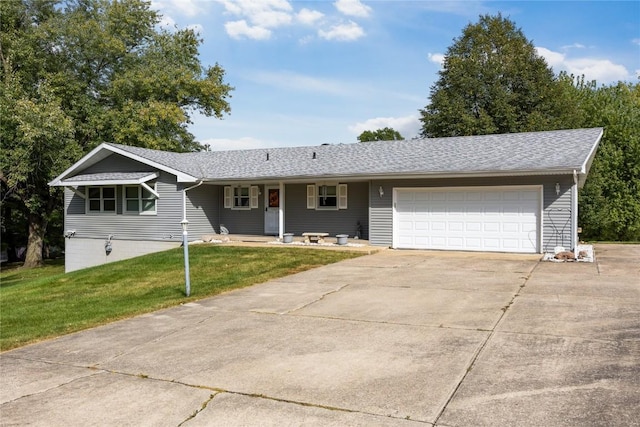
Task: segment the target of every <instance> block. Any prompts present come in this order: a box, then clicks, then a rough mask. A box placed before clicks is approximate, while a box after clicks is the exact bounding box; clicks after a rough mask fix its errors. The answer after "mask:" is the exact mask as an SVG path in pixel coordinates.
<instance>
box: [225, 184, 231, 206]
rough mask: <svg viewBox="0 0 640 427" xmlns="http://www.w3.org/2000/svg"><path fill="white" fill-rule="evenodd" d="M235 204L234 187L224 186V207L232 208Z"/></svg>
mask: <svg viewBox="0 0 640 427" xmlns="http://www.w3.org/2000/svg"><path fill="white" fill-rule="evenodd" d="M232 206H233V188H232V187H224V208H225V209H231V207H232Z"/></svg>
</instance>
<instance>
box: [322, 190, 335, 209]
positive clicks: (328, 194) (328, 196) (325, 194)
mask: <svg viewBox="0 0 640 427" xmlns="http://www.w3.org/2000/svg"><path fill="white" fill-rule="evenodd" d="M318 208H319V209H323V208H333V209H337V208H338V186H337V185H321V186H319V187H318Z"/></svg>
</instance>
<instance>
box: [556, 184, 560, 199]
mask: <svg viewBox="0 0 640 427" xmlns="http://www.w3.org/2000/svg"><path fill="white" fill-rule="evenodd" d="M559 195H560V183H559V182H556V196H559Z"/></svg>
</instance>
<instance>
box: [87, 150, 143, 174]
mask: <svg viewBox="0 0 640 427" xmlns="http://www.w3.org/2000/svg"><path fill="white" fill-rule="evenodd" d="M154 171H155V169H154V168H153V167H152V166H149V165H147V164H144V163H140V162H137V161H135V160H132V159H130V158H128V157H124V156H121V155H120V154H116V153H113V154H111V155H110V156H108V157H107V158H105V159H103V160H101V161H100V162H98V163H96V164H94V165H91V166H89V167H88V168H86V169H84V170H83V171H82V173H83V174H91V173H107V172H154Z"/></svg>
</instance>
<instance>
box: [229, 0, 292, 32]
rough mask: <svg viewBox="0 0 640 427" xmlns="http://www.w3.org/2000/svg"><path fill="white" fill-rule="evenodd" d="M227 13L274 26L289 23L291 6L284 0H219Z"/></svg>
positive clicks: (255, 22)
mask: <svg viewBox="0 0 640 427" xmlns="http://www.w3.org/2000/svg"><path fill="white" fill-rule="evenodd" d="M219 2H220V3H221V4H222V5H223V6H224V8H225V10H226V11H227V13H229V14H232V15H237V16H239V17H241V18H245V19H247V20H249V22H251V23H252V24H253V25H255V26H259V27H264V28H276V27H279V26H282V25H287V24H290V23H291V19H292V17H291V12H292V11H293V8H292V7H291V4H289V2H288V1H286V0H260V1H256V0H219Z"/></svg>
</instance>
